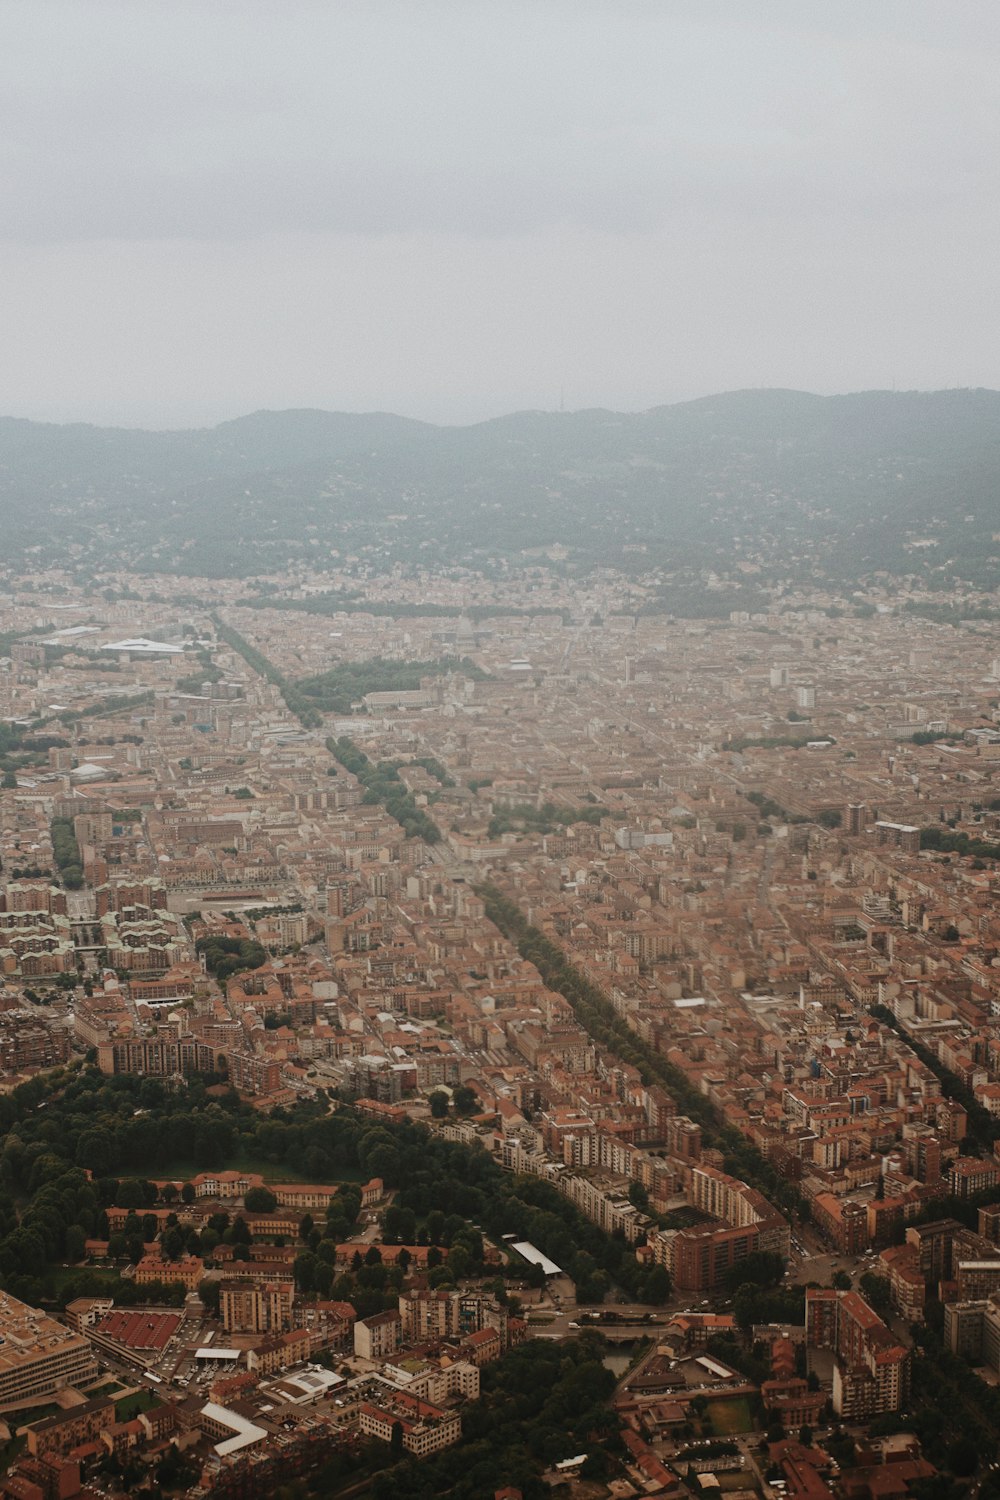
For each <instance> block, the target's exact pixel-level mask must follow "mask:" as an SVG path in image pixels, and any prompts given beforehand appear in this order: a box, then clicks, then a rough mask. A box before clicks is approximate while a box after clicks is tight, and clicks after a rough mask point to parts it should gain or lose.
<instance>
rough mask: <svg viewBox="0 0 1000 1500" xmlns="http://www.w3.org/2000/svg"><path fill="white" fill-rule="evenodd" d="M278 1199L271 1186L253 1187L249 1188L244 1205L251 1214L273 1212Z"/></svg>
mask: <svg viewBox="0 0 1000 1500" xmlns="http://www.w3.org/2000/svg"><path fill="white" fill-rule="evenodd" d="M277 1206H278V1200H277V1198H276V1197H275V1196H274V1194H273V1193H272V1192H271V1190H270V1188H266V1187H252V1188H249V1189H248V1190H247V1193H246V1196H245V1197H244V1199H243V1207H244V1208H245V1209H246V1210H247V1212H248V1213H251V1214H273V1213H274V1210H275V1209H276V1208H277Z"/></svg>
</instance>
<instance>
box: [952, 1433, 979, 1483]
mask: <svg viewBox="0 0 1000 1500" xmlns="http://www.w3.org/2000/svg"><path fill="white" fill-rule="evenodd" d="M948 1467H949V1469H950V1470H951V1472H952V1473H953V1474H954V1475H955V1477H956V1478H957V1479H968V1478H969V1477H970V1476H971V1475H973V1474H974V1473H975V1472H976V1470H977V1469H978V1468H979V1450H978V1448H977V1447H976V1445H975V1443H974V1442H973V1441H972V1439H971V1438H968V1437H960V1438H956V1439H955V1441H954V1442H953V1443H952V1445H951V1447H950V1448H949V1449H948Z"/></svg>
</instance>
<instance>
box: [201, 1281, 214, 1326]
mask: <svg viewBox="0 0 1000 1500" xmlns="http://www.w3.org/2000/svg"><path fill="white" fill-rule="evenodd" d="M198 1296H199V1297H200V1298H201V1303H202V1306H203V1307H204V1309H205V1311H206V1312H207V1313H208V1315H209V1317H212V1318H217V1317H218V1316H219V1283H218V1282H217V1281H209V1280H207V1279H206V1280H205V1281H200V1282H199V1283H198Z"/></svg>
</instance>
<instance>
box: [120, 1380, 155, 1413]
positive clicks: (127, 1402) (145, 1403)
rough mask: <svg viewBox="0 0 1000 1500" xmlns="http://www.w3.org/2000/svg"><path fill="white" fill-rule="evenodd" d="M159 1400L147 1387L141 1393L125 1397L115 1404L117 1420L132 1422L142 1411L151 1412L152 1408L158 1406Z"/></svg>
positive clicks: (137, 1392) (136, 1392)
mask: <svg viewBox="0 0 1000 1500" xmlns="http://www.w3.org/2000/svg"><path fill="white" fill-rule="evenodd" d="M159 1399H160V1398H159V1397H158V1396H156V1395H154V1394H153V1392H152V1391H150V1390H147V1389H146V1388H145V1387H143V1389H142V1390H141V1391H134V1392H133V1394H132V1395H131V1396H123V1397H122V1399H121V1400H120V1401H116V1402H115V1420H116V1421H117V1422H131V1420H132V1418H133V1417H137V1416H138V1415H139V1413H140V1412H141V1411H149V1409H150V1407H151V1406H157V1405H158V1404H159Z"/></svg>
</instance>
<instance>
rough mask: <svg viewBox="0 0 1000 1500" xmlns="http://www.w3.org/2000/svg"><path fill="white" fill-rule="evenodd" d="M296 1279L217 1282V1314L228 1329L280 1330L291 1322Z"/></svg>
mask: <svg viewBox="0 0 1000 1500" xmlns="http://www.w3.org/2000/svg"><path fill="white" fill-rule="evenodd" d="M294 1297H295V1283H294V1281H293V1280H292V1279H291V1277H288V1278H287V1279H283V1278H282V1279H273V1280H268V1281H259V1282H258V1281H243V1280H240V1279H237V1278H235V1277H227V1278H226V1279H224V1280H223V1281H220V1282H219V1314H220V1316H221V1318H222V1326H223V1328H224V1329H225V1330H226V1332H227V1333H283V1332H284V1331H285V1330H286V1329H288V1328H290V1327H291V1326H292V1303H293V1301H294Z"/></svg>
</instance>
